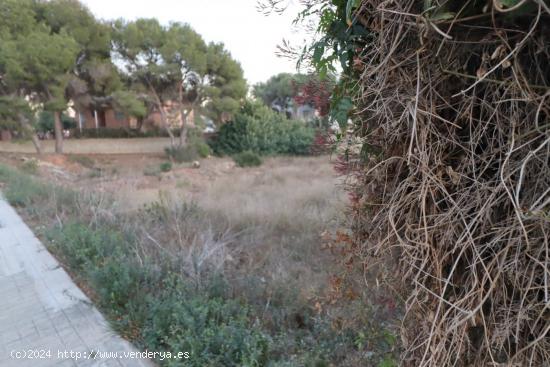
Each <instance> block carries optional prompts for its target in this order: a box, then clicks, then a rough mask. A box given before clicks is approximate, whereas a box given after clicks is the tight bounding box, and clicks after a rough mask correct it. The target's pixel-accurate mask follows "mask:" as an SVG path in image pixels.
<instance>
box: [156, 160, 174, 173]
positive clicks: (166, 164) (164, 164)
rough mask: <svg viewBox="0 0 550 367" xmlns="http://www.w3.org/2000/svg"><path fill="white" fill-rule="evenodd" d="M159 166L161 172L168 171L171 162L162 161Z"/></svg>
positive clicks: (170, 167) (170, 168)
mask: <svg viewBox="0 0 550 367" xmlns="http://www.w3.org/2000/svg"><path fill="white" fill-rule="evenodd" d="M159 168H160V170H161V171H162V172H169V171H171V170H172V162H162V163H161V164H160V167H159Z"/></svg>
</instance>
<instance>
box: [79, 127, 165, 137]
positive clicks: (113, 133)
mask: <svg viewBox="0 0 550 367" xmlns="http://www.w3.org/2000/svg"><path fill="white" fill-rule="evenodd" d="M167 136H168V134H167V133H166V131H165V130H160V129H152V130H147V131H140V130H136V129H127V128H105V127H102V128H99V129H95V128H91V129H82V130H80V129H76V130H74V131H73V132H72V134H71V137H72V138H74V139H94V138H95V139H130V138H152V137H167Z"/></svg>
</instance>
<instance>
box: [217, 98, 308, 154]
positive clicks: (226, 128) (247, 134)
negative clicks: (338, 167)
mask: <svg viewBox="0 0 550 367" xmlns="http://www.w3.org/2000/svg"><path fill="white" fill-rule="evenodd" d="M314 137H315V130H314V129H313V128H311V127H308V126H306V125H305V124H304V123H302V122H300V121H293V120H287V119H286V118H285V117H284V116H282V115H280V114H278V113H276V112H273V111H271V110H269V109H268V108H267V107H262V108H256V109H254V110H252V112H251V111H248V109H247V110H244V112H241V113H239V114H237V115H236V116H235V118H234V119H233V121H231V122H228V123H226V124H224V125H222V126H221V128H220V129H219V132H218V134H217V135H216V136H215V137H214V138H213V139H212V140H211V141H210V146H211V147H212V149H213V151H214V153H215V154H218V155H233V154H236V153H240V152H244V151H246V150H251V151H253V152H256V153H258V154H262V155H271V154H293V155H305V154H309V152H310V146H311V145H312V143H313V141H314Z"/></svg>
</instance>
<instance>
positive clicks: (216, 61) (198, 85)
mask: <svg viewBox="0 0 550 367" xmlns="http://www.w3.org/2000/svg"><path fill="white" fill-rule="evenodd" d="M113 45H114V52H115V54H116V55H117V57H118V58H119V59H120V61H121V63H120V64H121V67H122V72H123V73H124V74H126V75H127V76H128V78H129V80H130V82H131V83H132V85H133V86H134V88H136V89H140V90H141V91H144V92H146V93H147V94H148V95H149V97H150V98H149V99H150V100H152V101H153V103H154V104H155V105H156V107H157V108H162V103H161V101H166V100H181V99H183V100H184V101H183V103H185V104H187V105H188V107H190V106H194V107H197V108H198V107H201V108H204V109H205V111H204V112H205V113H206V114H207V115H210V116H212V117H214V118H216V119H218V120H219V119H221V117H222V114H224V113H229V114H231V113H233V112H235V111H236V110H237V109H238V106H239V101H240V100H241V99H242V98H244V96H245V95H246V91H247V89H246V82H245V80H244V77H243V71H242V68H241V66H240V65H239V63H238V62H236V61H235V60H234V59H233V58H232V57H231V55H230V54H229V53H228V52H227V51H226V50H225V49H224V47H223V45H222V44H213V43H211V44H208V45H207V44H206V43H205V42H204V40H203V39H202V37H201V36H200V35H199V34H198V33H196V32H195V31H194V30H193V29H192V28H191V27H190V26H189V25H187V24H182V23H171V24H170V25H169V26H163V25H161V24H160V23H159V22H158V21H157V20H155V19H138V20H136V21H134V22H125V21H123V20H118V21H116V22H115V23H114V24H113ZM182 83H183V84H184V85H185V90H184V93H183V95H182V96H181V98H180V94H179V93H180V91H179V86H180V85H181V84H182ZM202 102H206V103H205V104H203V103H202Z"/></svg>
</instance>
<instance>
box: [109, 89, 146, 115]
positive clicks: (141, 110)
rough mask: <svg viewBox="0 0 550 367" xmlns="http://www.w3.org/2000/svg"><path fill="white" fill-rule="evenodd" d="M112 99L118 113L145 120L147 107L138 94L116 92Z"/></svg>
mask: <svg viewBox="0 0 550 367" xmlns="http://www.w3.org/2000/svg"><path fill="white" fill-rule="evenodd" d="M112 97H113V105H114V107H115V109H116V110H117V111H120V112H123V113H124V114H126V115H128V116H134V117H137V118H143V117H145V116H146V115H147V107H146V106H145V103H144V102H143V101H142V100H140V99H139V98H138V96H137V95H136V93H134V92H129V91H122V90H119V91H115V92H114V93H113V94H112Z"/></svg>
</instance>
